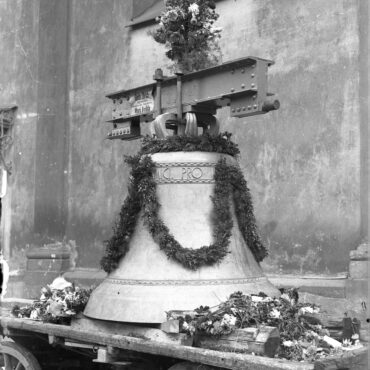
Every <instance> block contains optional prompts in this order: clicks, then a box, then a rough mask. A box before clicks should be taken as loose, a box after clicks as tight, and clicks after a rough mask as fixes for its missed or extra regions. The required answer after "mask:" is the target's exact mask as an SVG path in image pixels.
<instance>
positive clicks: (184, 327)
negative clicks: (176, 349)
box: [182, 321, 189, 330]
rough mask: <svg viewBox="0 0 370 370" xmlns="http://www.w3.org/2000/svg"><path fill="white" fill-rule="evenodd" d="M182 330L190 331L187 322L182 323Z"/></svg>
mask: <svg viewBox="0 0 370 370" xmlns="http://www.w3.org/2000/svg"><path fill="white" fill-rule="evenodd" d="M182 328H183V329H184V330H189V324H188V323H187V322H186V321H184V322H183V323H182Z"/></svg>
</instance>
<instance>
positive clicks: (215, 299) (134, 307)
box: [84, 275, 280, 324]
mask: <svg viewBox="0 0 370 370" xmlns="http://www.w3.org/2000/svg"><path fill="white" fill-rule="evenodd" d="M240 280H245V281H249V282H246V283H240V284H230V283H229V282H225V281H223V280H219V281H217V280H215V282H218V284H213V285H212V284H208V285H202V286H200V285H196V286H194V285H182V286H176V285H165V286H163V285H154V286H153V285H140V282H138V281H134V280H133V283H132V284H131V285H130V284H127V285H126V284H123V285H119V284H118V285H117V284H113V283H111V282H110V278H109V277H107V279H106V280H104V281H103V282H102V283H101V284H100V285H99V286H98V287H97V288H96V290H95V291H94V293H95V294H94V296H91V297H90V300H89V302H88V304H87V306H86V308H85V311H84V315H85V316H87V317H89V318H92V319H98V320H103V321H114V322H125V323H140V324H160V323H163V322H165V321H166V320H167V314H166V313H167V312H169V311H185V312H186V311H187V312H189V311H194V309H196V308H197V307H199V306H201V305H202V306H209V307H213V306H217V305H219V304H220V303H221V302H223V301H225V300H226V299H227V298H228V297H229V296H230V295H231V294H232V293H235V292H237V291H241V292H243V293H244V294H258V293H259V292H264V293H265V294H267V295H268V296H271V297H278V296H279V295H280V292H279V291H278V289H277V288H276V287H275V286H273V285H272V284H271V282H270V281H269V280H268V278H267V277H266V276H264V275H261V276H258V277H250V278H247V279H245V278H241V279H240ZM137 283H139V285H136V284H137ZM153 283H155V281H153ZM101 302H104V304H103V306H102V305H101Z"/></svg>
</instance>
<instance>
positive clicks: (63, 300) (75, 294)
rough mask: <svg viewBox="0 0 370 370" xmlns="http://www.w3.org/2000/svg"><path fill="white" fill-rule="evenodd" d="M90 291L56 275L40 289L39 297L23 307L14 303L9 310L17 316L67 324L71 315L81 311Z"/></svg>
mask: <svg viewBox="0 0 370 370" xmlns="http://www.w3.org/2000/svg"><path fill="white" fill-rule="evenodd" d="M91 291H92V289H83V288H80V287H78V286H75V285H74V284H72V283H69V282H67V281H66V280H64V278H62V277H58V278H56V279H55V280H54V281H53V283H52V284H50V285H48V286H46V287H43V288H42V289H41V296H40V299H38V300H35V301H34V302H33V303H32V304H31V305H27V306H24V307H20V306H19V305H14V306H13V307H12V311H11V312H12V314H13V316H15V317H18V318H23V317H26V318H29V319H32V320H37V321H43V322H49V323H54V324H67V325H68V324H70V322H71V319H72V317H74V316H76V315H77V314H78V313H80V312H83V310H84V309H85V306H86V304H87V301H88V300H89V297H90V294H91Z"/></svg>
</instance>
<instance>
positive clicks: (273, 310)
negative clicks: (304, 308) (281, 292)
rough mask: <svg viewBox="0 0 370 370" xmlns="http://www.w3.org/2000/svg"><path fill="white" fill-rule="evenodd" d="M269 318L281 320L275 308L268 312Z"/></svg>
mask: <svg viewBox="0 0 370 370" xmlns="http://www.w3.org/2000/svg"><path fill="white" fill-rule="evenodd" d="M270 317H272V318H273V319H280V318H281V314H280V311H279V310H277V309H276V308H273V309H272V310H271V311H270Z"/></svg>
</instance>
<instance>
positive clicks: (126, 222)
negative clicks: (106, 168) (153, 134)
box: [101, 138, 267, 273]
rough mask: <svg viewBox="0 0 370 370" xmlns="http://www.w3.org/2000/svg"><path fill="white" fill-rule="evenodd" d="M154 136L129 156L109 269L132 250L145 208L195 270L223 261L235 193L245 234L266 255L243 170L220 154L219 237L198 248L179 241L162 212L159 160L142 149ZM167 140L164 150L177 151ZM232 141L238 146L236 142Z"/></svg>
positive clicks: (163, 240) (154, 230)
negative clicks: (127, 179)
mask: <svg viewBox="0 0 370 370" xmlns="http://www.w3.org/2000/svg"><path fill="white" fill-rule="evenodd" d="M151 140H152V143H151V144H150V145H152V148H155V149H156V150H158V145H159V144H158V142H157V141H158V140H155V139H154V140H153V139H151ZM171 140H172V139H171ZM171 140H170V141H169V143H170V144H171ZM228 140H229V138H228V139H227V140H225V139H224V141H225V142H226V141H228ZM149 142H150V140H147V141H146V145H143V149H142V151H141V152H140V153H139V154H138V155H136V156H132V157H127V158H126V162H127V163H128V164H129V165H131V167H132V171H131V176H130V183H129V186H128V196H127V198H126V199H125V202H124V204H123V206H122V208H121V212H120V216H119V221H118V222H117V223H116V225H115V226H114V229H113V230H114V234H113V236H112V238H111V239H110V240H108V241H107V242H106V250H105V255H104V256H103V258H102V260H101V266H102V268H103V269H104V271H106V272H108V273H110V272H112V271H113V270H114V269H116V268H117V266H118V263H119V261H120V259H121V258H123V257H124V256H125V254H126V253H127V252H128V249H129V242H130V239H131V237H132V234H133V232H134V229H135V226H136V222H137V219H138V215H139V212H140V211H142V214H143V218H144V224H145V225H146V226H147V227H148V229H149V232H150V234H151V235H152V237H153V239H154V241H155V242H156V243H157V244H158V245H159V248H160V249H161V250H163V251H164V253H165V254H166V255H167V257H168V258H170V259H172V260H174V261H177V262H178V263H180V264H181V265H182V266H184V267H185V268H188V269H191V270H196V269H198V268H199V267H201V266H206V265H213V264H215V263H219V262H220V261H221V260H222V259H223V258H224V257H225V256H226V255H227V253H228V245H229V242H230V236H231V231H232V226H233V221H232V216H231V211H230V197H231V195H232V197H233V199H234V204H235V212H236V216H237V219H238V224H239V228H240V231H241V233H242V235H243V237H244V240H245V242H246V244H247V245H248V247H249V248H250V249H251V251H252V253H253V255H254V257H255V258H256V260H257V261H258V262H259V261H262V259H263V258H264V257H266V256H267V250H266V249H265V248H264V246H263V245H262V243H261V241H260V238H259V235H258V233H257V227H256V224H255V218H254V215H253V205H252V199H251V196H250V194H249V189H248V187H247V185H246V181H245V180H244V178H243V174H242V172H241V170H240V169H239V168H237V167H234V166H230V165H227V164H226V161H225V160H220V161H219V162H218V163H217V165H216V167H215V192H214V196H213V197H212V198H211V200H212V203H213V207H214V212H213V215H214V217H213V226H214V229H213V230H214V232H213V237H214V240H215V241H214V243H212V244H211V245H209V246H202V247H200V248H198V249H191V248H184V247H182V246H181V245H180V243H179V242H178V241H177V240H176V239H175V238H174V236H173V235H172V234H171V233H170V231H169V229H168V228H167V226H166V225H165V224H164V223H163V221H162V220H161V218H160V217H159V209H160V204H159V202H158V199H157V195H156V183H155V180H154V178H153V171H154V169H155V164H154V162H153V161H152V160H151V158H150V157H149V156H148V155H143V153H145V154H148V153H149V148H150V145H149ZM166 142H167V140H161V145H162V148H161V149H162V150H161V151H172V150H171V148H173V145H168V146H167V147H165V143H166ZM177 144H178V143H177ZM233 145H234V146H235V144H233ZM195 147H196V148H197V149H195V150H199V147H197V146H195ZM166 149H168V150H166ZM153 151H154V150H153ZM154 152H156V151H154Z"/></svg>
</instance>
